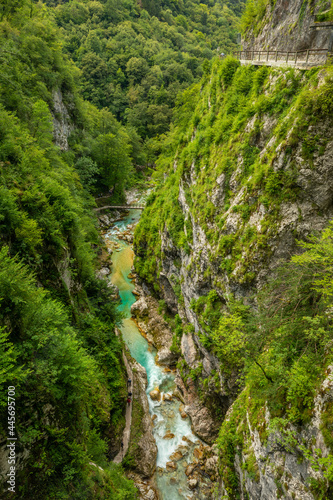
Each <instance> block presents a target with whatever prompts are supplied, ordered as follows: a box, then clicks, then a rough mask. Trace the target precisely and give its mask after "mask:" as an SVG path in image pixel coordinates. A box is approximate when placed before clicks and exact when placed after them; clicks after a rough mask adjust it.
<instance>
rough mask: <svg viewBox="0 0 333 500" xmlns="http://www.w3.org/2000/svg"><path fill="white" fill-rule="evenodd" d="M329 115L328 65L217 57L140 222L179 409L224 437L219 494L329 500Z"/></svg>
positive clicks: (207, 433)
mask: <svg viewBox="0 0 333 500" xmlns="http://www.w3.org/2000/svg"><path fill="white" fill-rule="evenodd" d="M332 111H333V73H332V68H331V67H326V68H318V69H317V68H315V69H313V70H311V71H306V72H304V71H298V70H294V69H286V70H279V69H271V68H268V67H263V68H256V67H241V66H240V65H239V63H238V61H236V60H234V59H232V58H231V57H230V58H229V57H228V58H226V59H225V60H224V61H214V62H213V63H212V66H211V69H210V71H207V72H206V74H205V75H204V77H203V78H202V80H201V82H200V83H199V84H197V85H196V86H193V87H191V88H190V89H189V90H188V91H186V92H185V93H184V94H183V98H182V102H181V105H180V106H179V108H178V109H177V110H176V116H177V121H176V126H175V128H174V130H173V131H172V133H171V134H170V135H169V140H168V141H167V142H166V145H165V148H164V151H163V154H162V155H161V157H160V159H159V162H158V168H157V172H156V175H155V178H154V180H155V185H156V189H155V191H154V193H153V194H152V195H151V196H150V199H149V201H148V207H147V209H146V210H145V212H144V214H143V217H142V220H141V222H140V224H139V227H138V229H137V232H136V236H135V251H136V255H137V258H136V264H135V265H136V270H137V271H138V273H139V275H140V276H141V279H142V280H143V282H144V283H145V284H148V286H149V287H150V291H151V292H152V293H155V294H156V295H157V296H159V297H160V299H163V301H164V302H162V303H161V304H165V308H166V310H168V311H169V313H170V312H171V313H172V314H173V315H175V314H178V315H179V316H180V318H181V319H182V328H177V329H176V334H175V336H174V342H173V350H174V351H175V352H177V353H178V354H179V361H178V365H177V366H178V373H179V378H178V384H179V388H180V389H181V391H182V394H183V395H184V398H185V401H186V405H187V406H186V407H185V408H186V411H187V412H188V413H189V414H190V416H191V418H192V423H193V426H194V429H195V430H196V432H197V433H198V435H199V436H200V437H202V438H203V439H204V440H205V441H207V442H209V443H211V442H213V441H214V439H216V437H217V435H218V434H219V439H218V446H219V449H220V475H221V478H220V484H219V488H218V490H219V494H217V497H218V498H252V499H257V498H258V499H259V498H263V499H264V498H265V499H270V500H271V499H274V498H286V499H289V498H306V499H308V498H309V499H313V498H330V495H331V493H330V491H331V490H330V487H331V486H330V484H331V483H330V481H331V480H332V479H333V477H332V468H331V460H332V456H331V449H330V446H331V437H330V435H331V434H330V433H331V430H330V425H331V419H332V414H331V379H330V375H329V374H330V370H331V369H330V367H329V365H330V363H331V361H332V354H331V347H330V346H331V342H332V338H333V330H332V324H331V313H330V311H331V306H332V303H331V302H332V295H331V285H330V276H331V270H330V269H331V268H330V264H329V255H331V252H332V231H331V228H330V229H328V230H327V232H326V233H323V236H322V239H321V238H320V237H319V238H318V239H313V238H312V237H311V234H312V233H314V232H315V233H317V234H320V231H322V230H323V229H324V228H326V227H327V225H328V223H329V221H330V219H331V218H332V214H333V205H332V188H333V186H332V169H333V162H332V153H333V135H332V117H333V113H332ZM302 240H305V241H307V242H308V243H307V244H305V245H303V246H302V245H301V246H300V243H299V242H300V241H302ZM304 251H305V253H303V255H302V257H295V258H293V259H292V262H291V263H290V264H289V265H288V266H287V267H282V268H281V265H282V264H283V263H284V262H286V261H289V260H290V257H291V256H292V255H293V254H302V252H304ZM327 377H328V378H327ZM222 422H223V424H222V427H221V423H222ZM220 427H221V428H220ZM219 429H220V430H219ZM317 449H319V451H316V450H317Z"/></svg>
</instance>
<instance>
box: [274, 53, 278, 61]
mask: <svg viewBox="0 0 333 500" xmlns="http://www.w3.org/2000/svg"><path fill="white" fill-rule="evenodd" d="M277 56H278V51H276V52H275V62H276V61H277Z"/></svg>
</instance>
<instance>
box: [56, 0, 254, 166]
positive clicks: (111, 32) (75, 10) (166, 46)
mask: <svg viewBox="0 0 333 500" xmlns="http://www.w3.org/2000/svg"><path fill="white" fill-rule="evenodd" d="M55 3H58V2H53V3H52V4H55ZM243 3H244V2H243V1H242V0H237V1H234V2H227V1H223V0H218V1H212V0H210V1H206V2H202V3H199V1H198V0H197V1H195V0H187V1H178V2H174V1H164V2H156V1H154V2H153V1H143V2H139V3H138V2H136V1H135V0H128V1H126V2H120V1H116V0H114V1H111V0H108V1H107V2H96V1H95V2H90V1H72V2H69V3H59V5H57V6H56V7H55V9H54V16H55V20H56V22H57V24H58V26H60V27H61V32H62V35H63V37H64V50H65V51H66V53H68V54H69V55H70V57H71V58H72V59H73V60H74V61H75V63H76V65H77V66H78V67H79V68H80V70H81V78H80V85H81V90H82V95H83V96H84V98H85V99H87V100H88V101H90V102H92V103H93V104H95V105H96V106H97V107H98V108H102V107H105V108H107V109H109V110H110V111H111V112H112V113H113V114H114V116H115V117H116V118H117V119H118V120H119V121H120V122H121V123H123V124H125V125H126V126H127V129H128V130H130V131H131V133H132V135H133V134H135V133H136V134H138V135H139V137H136V151H135V153H136V156H135V161H136V162H137V163H139V164H144V163H145V162H147V160H150V162H152V161H153V160H154V157H155V154H154V153H156V152H158V150H159V142H160V141H159V140H158V137H156V136H161V135H163V134H164V133H165V132H167V130H168V129H169V126H170V122H171V121H172V110H173V108H174V106H175V103H176V101H177V96H178V95H179V93H180V92H181V91H182V90H184V89H185V88H186V87H187V86H188V85H189V84H191V83H193V82H194V81H197V80H198V78H200V77H201V75H202V72H203V71H204V69H205V68H207V61H208V60H209V59H211V58H212V57H213V56H217V55H218V54H219V53H222V52H224V53H226V52H230V51H232V50H233V49H235V48H236V46H237V45H236V44H237V32H238V24H239V23H238V18H237V16H239V15H240V12H241V9H242V6H243ZM153 138H155V140H152V139H153ZM161 140H162V141H163V137H162V139H161Z"/></svg>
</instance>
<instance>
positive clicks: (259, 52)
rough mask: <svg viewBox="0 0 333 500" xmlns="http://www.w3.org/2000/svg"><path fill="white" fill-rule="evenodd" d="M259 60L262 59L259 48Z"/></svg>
mask: <svg viewBox="0 0 333 500" xmlns="http://www.w3.org/2000/svg"><path fill="white" fill-rule="evenodd" d="M259 61H260V50H259Z"/></svg>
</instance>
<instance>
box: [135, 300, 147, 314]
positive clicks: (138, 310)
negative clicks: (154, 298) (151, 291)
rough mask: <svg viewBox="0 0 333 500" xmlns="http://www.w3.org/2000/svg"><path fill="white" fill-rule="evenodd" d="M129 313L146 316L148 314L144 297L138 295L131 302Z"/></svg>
mask: <svg viewBox="0 0 333 500" xmlns="http://www.w3.org/2000/svg"><path fill="white" fill-rule="evenodd" d="M131 313H132V315H133V316H137V315H138V316H146V315H147V314H148V305H147V302H146V301H145V298H144V297H140V298H139V300H137V301H136V302H134V304H132V306H131Z"/></svg>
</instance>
